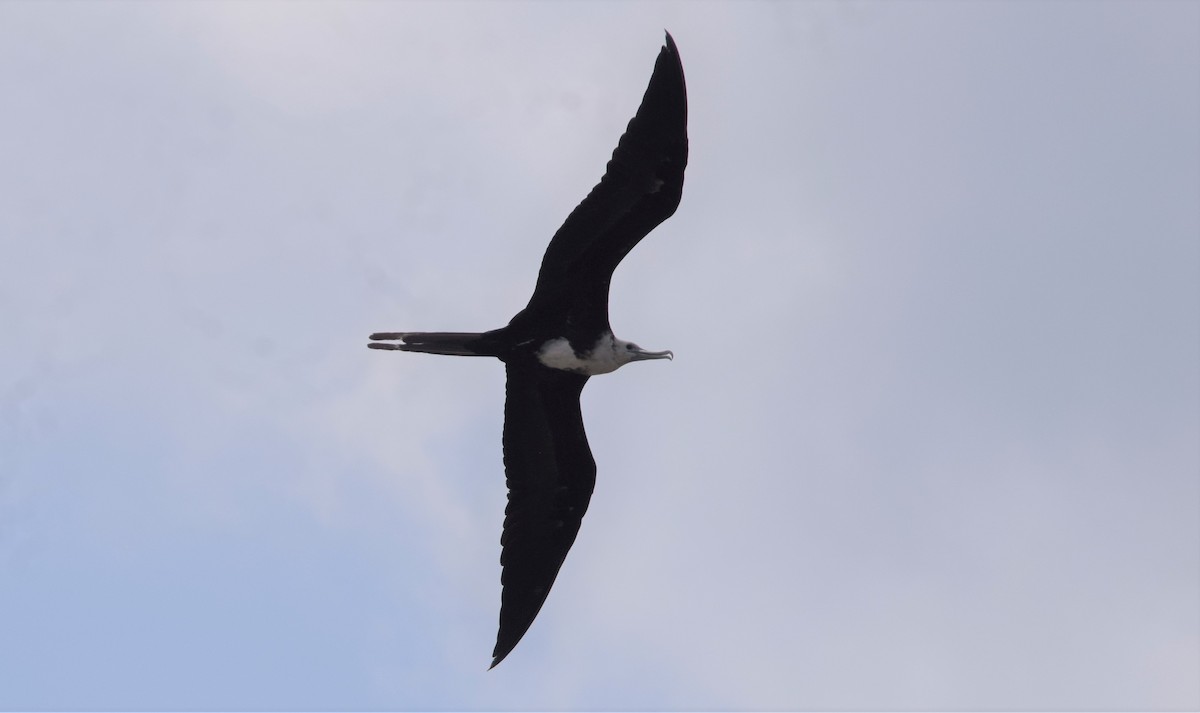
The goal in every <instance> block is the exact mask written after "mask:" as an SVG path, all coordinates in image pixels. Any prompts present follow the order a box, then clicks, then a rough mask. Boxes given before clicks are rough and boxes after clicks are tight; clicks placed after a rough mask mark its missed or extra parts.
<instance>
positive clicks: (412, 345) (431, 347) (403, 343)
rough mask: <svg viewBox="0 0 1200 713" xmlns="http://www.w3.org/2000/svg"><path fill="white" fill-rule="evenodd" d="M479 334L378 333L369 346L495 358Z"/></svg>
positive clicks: (372, 337)
mask: <svg viewBox="0 0 1200 713" xmlns="http://www.w3.org/2000/svg"><path fill="white" fill-rule="evenodd" d="M481 337H483V335H482V334H479V333H477V332H376V333H374V334H372V335H371V339H372V340H374V341H372V342H371V343H370V344H368V345H367V346H368V347H370V348H371V349H396V350H399V351H402V352H424V353H426V354H449V355H452V356H495V354H494V353H493V352H492V351H490V350H488V349H487V348H486V346H485V345H484V343H483V342H482V341H481V340H480V338H481Z"/></svg>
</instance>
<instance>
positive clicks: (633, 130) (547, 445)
mask: <svg viewBox="0 0 1200 713" xmlns="http://www.w3.org/2000/svg"><path fill="white" fill-rule="evenodd" d="M687 152H688V142H687V95H686V90H685V87H684V79H683V68H682V66H681V65H680V62H679V54H678V52H677V50H676V49H675V42H674V40H672V39H671V36H670V35H669V34H668V35H667V39H666V44H665V46H664V47H663V48H662V51H661V52H660V53H659V56H658V61H657V62H656V64H655V67H654V73H653V75H652V76H651V78H650V85H649V87H647V89H646V94H645V96H644V97H643V98H642V104H641V106H640V107H639V108H638V111H637V114H636V116H634V118H633V120H631V121H630V122H629V128H628V129H627V130H626V132H625V135H624V136H622V137H621V141H620V143H619V144H618V146H617V149H616V150H615V151H614V152H613V157H612V160H611V161H609V164H608V169H607V171H606V172H605V175H604V177H603V178H602V179H601V180H600V183H599V184H598V185H597V186H596V187H595V188H594V189H592V192H591V193H590V194H588V196H587V198H585V199H584V200H583V202H582V203H580V204H579V206H578V207H576V208H575V210H574V211H572V212H571V214H570V216H568V218H567V220H566V222H565V223H564V224H563V226H562V227H561V228H559V230H558V232H557V233H555V235H554V238H553V239H552V240H551V241H550V245H549V247H547V248H546V254H545V256H544V257H543V259H542V266H541V270H540V271H539V273H538V280H537V286H536V287H535V288H534V292H533V296H532V297H531V298H530V300H529V304H528V305H526V307H525V309H523V310H521V311H520V312H518V313H517V315H516V316H515V317H513V318H512V320H510V321H509V323H508V325H506V326H504V327H501V328H500V329H495V330H492V331H490V332H481V333H468V332H380V333H376V334H372V335H371V339H372V340H376V341H373V342H372V343H371V344H369V345H368V346H370V347H372V348H374V349H393V350H399V351H410V352H425V353H430V354H449V355H454V356H490V357H496V358H498V359H500V360H501V361H503V362H504V363H505V367H506V370H507V376H508V381H507V388H506V398H505V405H504V435H503V445H504V469H505V473H506V474H507V476H508V490H509V494H508V507H507V508H506V510H505V518H504V533H503V535H502V536H501V540H500V542H501V545H502V553H501V556H500V563H501V565H502V566H503V574H502V575H501V584H502V588H503V591H502V595H501V608H500V631H499V634H498V636H497V640H496V648H495V651H494V652H493V657H494V658H493V661H492V666H495V665H496V664H497V663H499V662H500V661H501V660H502V659H503V658H504V657H505V656H507V655H508V653H509V652H510V651H512V649H513V647H514V646H516V645H517V642H518V641H520V639H521V637H522V636H524V634H525V632H526V630H528V628H529V625H530V624H532V623H533V619H534V617H536V616H537V613H538V611H539V610H540V609H541V606H542V603H543V602H544V601H545V599H546V595H547V594H548V593H549V591H550V587H551V585H552V584H553V583H554V579H555V577H556V576H557V575H558V571H559V568H560V567H561V566H562V563H563V560H564V559H565V558H566V556H567V551H568V550H569V549H570V548H571V545H572V544H573V543H574V541H575V536H576V534H577V533H578V532H579V525H580V521H581V519H582V517H583V514H584V512H586V510H587V506H588V502H589V501H590V499H591V495H592V489H593V487H594V485H595V482H596V463H595V461H594V460H593V459H592V453H591V449H590V448H589V447H588V443H587V435H586V434H585V432H584V428H583V418H582V415H581V414H580V411H579V394H580V392H581V391H582V390H583V387H584V385H585V384H586V383H587V380H588V378H589V377H591V376H595V375H597V374H607V373H610V372H612V371H615V370H617V369H618V368H620V367H621V366H624V365H625V364H628V363H630V362H632V361H640V360H646V359H669V358H672V356H673V355H672V354H671V352H669V351H663V352H651V351H646V350H644V349H641V348H640V347H638V346H637V345H636V344H633V343H631V342H626V341H623V340H620V339H617V338H616V337H615V336H614V335H613V332H612V328H611V327H610V326H609V321H608V290H609V284H610V282H611V280H612V274H613V270H614V269H615V268H616V266H617V265H618V264H619V263H620V262H621V260H622V259H623V258H624V257H625V256H626V255H627V254H628V253H629V251H630V250H632V249H633V247H634V246H635V245H637V243H638V242H639V241H640V240H641V239H642V238H643V237H645V236H646V235H647V234H648V233H649V232H650V231H651V230H653V229H654V227H655V226H657V225H658V224H659V223H661V222H662V221H664V220H666V219H667V218H668V217H670V216H671V214H673V213H674V212H675V209H676V208H677V207H678V205H679V199H680V196H681V194H682V190H683V173H684V168H685V167H686V165H687Z"/></svg>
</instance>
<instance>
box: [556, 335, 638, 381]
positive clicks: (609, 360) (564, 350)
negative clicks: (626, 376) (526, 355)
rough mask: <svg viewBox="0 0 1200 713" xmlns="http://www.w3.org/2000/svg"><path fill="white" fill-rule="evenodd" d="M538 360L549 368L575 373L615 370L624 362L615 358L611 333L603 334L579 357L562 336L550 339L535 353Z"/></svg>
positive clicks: (588, 373)
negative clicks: (589, 349)
mask: <svg viewBox="0 0 1200 713" xmlns="http://www.w3.org/2000/svg"><path fill="white" fill-rule="evenodd" d="M537 357H538V361H540V362H541V363H542V364H545V365H546V366H548V367H550V368H551V369H560V370H562V371H572V372H575V373H576V374H587V375H588V376H595V375H596V374H607V373H609V372H612V371H616V370H617V368H618V367H620V366H621V365H622V364H623V363H624V362H621V361H618V360H617V345H616V340H615V339H614V338H613V335H612V333H609V334H605V335H604V336H602V337H600V339H599V340H597V342H596V346H594V347H592V349H591V351H589V352H587V353H586V354H584V355H583V358H582V359H581V358H579V356H577V355H576V354H575V350H574V349H572V348H571V343H570V342H568V341H567V340H566V338H564V337H559V338H558V339H551V340H550V341H548V342H546V343H545V344H543V345H542V348H541V349H539V350H538V353H537Z"/></svg>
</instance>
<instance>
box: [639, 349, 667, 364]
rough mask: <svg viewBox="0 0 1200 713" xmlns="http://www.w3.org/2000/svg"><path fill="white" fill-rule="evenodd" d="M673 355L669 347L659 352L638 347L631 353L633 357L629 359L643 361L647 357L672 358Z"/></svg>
mask: <svg viewBox="0 0 1200 713" xmlns="http://www.w3.org/2000/svg"><path fill="white" fill-rule="evenodd" d="M674 358H675V355H674V354H673V353H671V350H670V349H667V350H666V351H661V352H649V351H646V350H645V349H638V350H637V351H635V352H634V353H633V359H630V361H645V360H647V359H674Z"/></svg>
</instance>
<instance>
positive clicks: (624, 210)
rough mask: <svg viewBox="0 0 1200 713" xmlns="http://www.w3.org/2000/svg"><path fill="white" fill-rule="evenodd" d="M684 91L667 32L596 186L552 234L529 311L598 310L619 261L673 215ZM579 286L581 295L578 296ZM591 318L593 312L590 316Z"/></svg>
mask: <svg viewBox="0 0 1200 713" xmlns="http://www.w3.org/2000/svg"><path fill="white" fill-rule="evenodd" d="M687 157H688V140H687V91H686V88H685V86H684V80H683V66H682V65H681V64H680V62H679V52H678V51H677V50H676V49H675V41H674V40H673V39H672V38H671V35H670V34H667V39H666V44H665V46H664V47H663V48H662V50H661V51H660V52H659V54H658V60H657V62H656V63H655V65H654V74H652V75H651V77H650V85H649V86H648V87H647V88H646V94H645V96H643V97H642V104H641V106H640V107H638V111H637V114H636V115H635V116H634V117H633V119H632V120H631V121H630V122H629V127H628V128H627V129H626V130H625V135H624V136H622V137H621V141H620V142H619V143H618V144H617V148H616V150H615V151H613V155H612V160H610V161H609V162H608V167H607V170H606V172H605V174H604V177H603V178H601V179H600V183H599V184H597V185H596V187H595V188H593V189H592V192H591V193H589V194H588V196H587V198H585V199H584V200H583V202H582V203H580V204H579V205H578V206H577V207H576V208H575V210H574V211H572V212H571V215H570V216H568V217H567V220H566V222H565V223H563V225H562V227H561V228H559V229H558V232H557V233H555V234H554V238H553V239H552V240H551V241H550V245H549V247H547V248H546V254H545V256H544V257H543V258H542V267H541V270H540V271H539V272H538V280H537V286H536V287H535V288H534V291H533V297H532V298H531V299H530V300H529V305H528V306H527V307H526V310H528V311H535V312H537V311H541V310H543V309H554V308H555V306H556V305H562V303H563V301H564V299H565V300H566V301H567V302H568V303H571V307H573V308H576V309H587V310H589V311H590V310H593V309H595V310H602V312H601V314H602V316H603V320H604V321H603V324H601V325H599V326H600V327H601V328H607V326H608V284H609V280H610V279H611V278H612V273H613V270H614V269H616V267H617V264H618V263H620V262H621V260H622V259H623V258H624V257H625V256H626V255H627V254H628V253H629V251H630V250H632V249H633V246H635V245H637V244H638V242H639V241H640V240H641V239H642V238H644V237H646V235H647V234H648V233H649V232H650V231H651V230H653V229H654V227H655V226H657V225H658V224H659V223H661V222H663V221H664V220H666V219H667V218H669V217H670V216H671V214H673V213H674V212H675V209H676V208H677V207H678V206H679V198H680V196H681V195H682V193H683V170H684V168H685V167H686V166H687ZM581 288H582V289H583V290H584V291H583V292H582V293H581ZM589 316H591V315H589Z"/></svg>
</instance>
